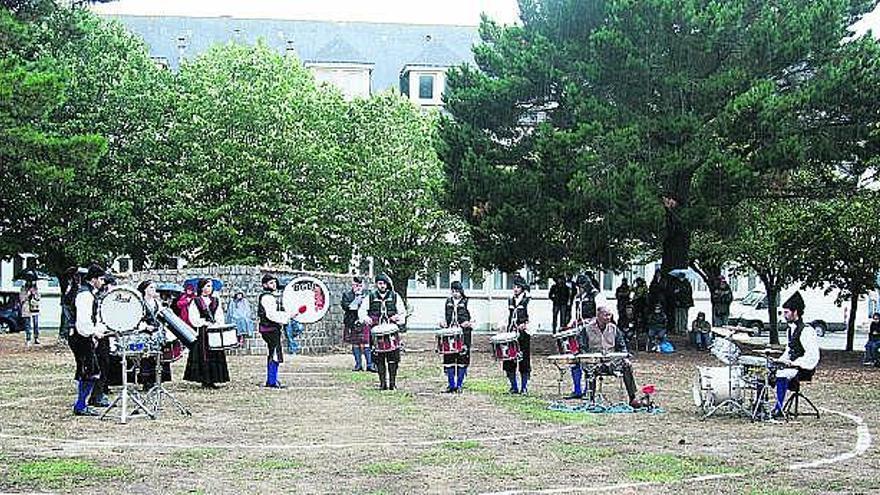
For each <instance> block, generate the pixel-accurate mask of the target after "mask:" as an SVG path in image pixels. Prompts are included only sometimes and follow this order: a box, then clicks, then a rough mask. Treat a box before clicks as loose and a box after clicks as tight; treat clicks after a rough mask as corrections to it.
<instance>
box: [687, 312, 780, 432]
mask: <svg viewBox="0 0 880 495" xmlns="http://www.w3.org/2000/svg"><path fill="white" fill-rule="evenodd" d="M747 332H748V330H747V329H739V328H738V327H716V328H713V329H712V333H714V334H715V341H714V342H713V343H712V346H711V348H710V350H711V352H712V355H713V356H715V357H716V358H717V359H718V360H719V361H721V362H722V363H723V364H724V365H725V366H712V367H706V366H700V367H697V375H696V376H695V377H694V382H693V387H692V393H693V399H694V404H695V405H696V406H697V407H699V408H700V410H701V411H702V412H703V419H705V418H708V417H709V416H712V415H714V414H716V413H718V412H722V411H723V412H727V413H729V414H734V415H740V416H745V417H749V418H751V419H752V420H753V421H756V420H760V419H763V418H764V417H766V414H765V412H766V411H768V410H769V409H768V407H769V406H770V405H769V404H768V391H769V390H770V387H771V385H772V383H773V382H774V381H775V375H776V368H777V366H776V362H775V361H774V359H773V358H772V357H771V355H772V354H776V353H778V352H779V350H777V349H772V348H765V349H760V350H757V351H754V352H756V354H757V355H747V354H743V353H742V352H741V351H740V347H739V345H737V343H740V344H743V345H752V344H751V342H750V341H749V337H748V334H747ZM761 345H763V344H761Z"/></svg>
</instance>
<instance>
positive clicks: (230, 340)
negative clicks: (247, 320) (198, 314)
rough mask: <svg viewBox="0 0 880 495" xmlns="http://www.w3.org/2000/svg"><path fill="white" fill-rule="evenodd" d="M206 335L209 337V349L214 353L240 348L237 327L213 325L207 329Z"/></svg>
mask: <svg viewBox="0 0 880 495" xmlns="http://www.w3.org/2000/svg"><path fill="white" fill-rule="evenodd" d="M205 335H206V336H207V337H208V349H210V350H212V351H224V350H226V349H234V348H236V347H238V336H236V334H235V325H211V326H209V327H208V328H206V329H205Z"/></svg>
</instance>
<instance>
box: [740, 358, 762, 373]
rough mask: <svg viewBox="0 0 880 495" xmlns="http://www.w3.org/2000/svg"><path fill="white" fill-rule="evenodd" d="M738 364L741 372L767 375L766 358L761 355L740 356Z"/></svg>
mask: <svg viewBox="0 0 880 495" xmlns="http://www.w3.org/2000/svg"><path fill="white" fill-rule="evenodd" d="M738 362H739V364H740V365H741V366H742V368H743V374H745V375H750V376H753V377H760V378H763V377H764V376H766V375H767V370H768V366H767V360H766V359H765V358H763V357H761V356H740V357H739V361H738Z"/></svg>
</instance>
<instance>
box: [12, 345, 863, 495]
mask: <svg viewBox="0 0 880 495" xmlns="http://www.w3.org/2000/svg"><path fill="white" fill-rule="evenodd" d="M21 340H22V337H21V336H19V335H0V491H13V492H17V491H39V492H50V493H70V492H74V491H76V492H78V493H102V494H103V493H270V492H273V493H279V492H280V493H343V494H370V493H372V494H379V493H386V494H396V493H401V494H403V493H407V494H410V493H487V492H490V493H491V492H518V491H525V492H530V491H534V492H540V491H541V490H557V491H555V493H566V492H574V491H576V490H581V491H587V490H589V491H590V492H599V493H639V494H645V493H670V494H671V493H701V494H702V493H730V494H734V493H735V494H755V495H758V494H764V495H770V494H776V495H783V494H784V495H795V494H819V493H880V482H878V481H877V480H878V479H880V462H878V461H880V456H878V455H877V454H876V450H875V449H874V448H873V446H872V448H871V449H869V450H868V451H867V452H866V453H864V454H863V455H860V456H857V457H855V458H851V459H847V460H843V461H841V462H835V463H830V464H826V465H823V466H819V467H811V468H808V469H801V470H793V469H790V467H791V466H792V465H793V464H797V463H804V462H811V461H816V460H821V459H831V458H834V457H835V456H838V455H841V454H844V453H847V452H850V451H852V450H853V449H854V447H855V444H856V440H857V433H856V424H855V423H854V422H853V420H852V419H849V418H845V417H842V416H839V415H835V414H824V415H823V417H822V418H821V419H820V420H816V419H814V418H803V419H801V420H798V421H793V422H789V423H786V424H767V423H751V422H749V421H746V420H743V419H737V418H728V417H717V418H710V419H708V420H706V421H701V420H700V419H699V416H698V415H697V414H696V411H695V408H694V406H693V404H692V400H691V392H690V388H691V382H692V379H693V376H694V369H695V366H697V365H700V366H707V365H709V366H715V365H716V364H717V363H715V362H714V359H713V358H712V357H711V356H708V355H704V354H696V353H692V352H689V351H684V352H680V353H677V354H674V355H670V356H658V355H639V356H637V357H636V358H635V359H634V368H635V372H636V380H637V382H638V383H639V385H641V384H645V383H654V384H656V385H657V388H658V393H657V395H656V400H657V401H658V402H659V404H660V405H661V406H662V407H663V408H664V409H665V411H666V412H665V413H663V414H653V415H651V414H605V415H590V414H571V413H563V412H557V411H550V410H548V409H547V405H548V404H549V403H550V402H551V401H553V400H556V399H558V394H557V390H556V377H557V376H558V375H557V373H556V370H555V368H553V367H551V366H549V365H548V364H547V363H546V362H545V360H544V358H543V357H539V356H534V357H533V366H534V368H535V370H534V372H533V380H532V385H531V387H530V392H531V394H530V395H529V396H526V397H521V396H510V395H507V394H506V393H505V392H506V384H505V381H504V379H503V375H502V373H501V371H500V366H499V365H498V364H496V363H494V362H492V360H491V358H490V357H489V356H488V355H487V354H479V353H478V354H475V356H474V358H473V362H474V364H473V366H472V368H471V370H470V373H469V377H468V383H467V385H466V390H465V392H464V393H462V394H453V395H449V394H443V393H441V391H442V390H443V389H444V388H445V377H444V376H443V374H442V371H441V368H440V365H439V358H438V357H437V356H436V355H434V354H433V353H425V352H423V353H407V354H404V356H403V362H402V365H401V373H400V383H399V385H400V390H398V391H395V392H383V391H379V390H376V388H377V387H376V379H375V375H372V374H368V373H355V372H351V371H349V369H350V367H351V358H350V356H348V355H343V354H338V355H328V356H320V357H300V356H297V357H294V358H293V359H289V360H288V361H287V362H286V363H284V364H283V365H282V368H281V371H282V373H283V374H282V376H281V378H282V380H283V381H284V382H285V383H286V384H287V385H289V387H288V388H286V389H283V390H269V389H265V388H261V387H260V386H259V385H260V384H261V383H262V382H263V381H264V380H265V377H264V372H265V358H263V357H259V356H229V364H230V371H231V375H232V377H233V381H232V382H231V383H229V384H226V385H225V386H224V387H223V389H221V390H217V391H205V390H202V389H201V388H199V387H198V386H197V385H195V384H190V383H186V382H182V381H178V378H179V377H180V376H182V374H183V367H184V362H183V361H180V362H178V363H176V364H175V366H174V374H175V380H174V381H173V382H172V383H171V384H170V385H169V389H170V390H171V391H172V392H173V393H174V394H175V395H177V397H178V398H179V399H181V400H182V401H183V402H184V403H185V404H186V405H187V406H188V407H189V408H190V409H191V410H192V411H193V416H192V417H184V416H181V415H179V414H177V413H176V412H175V411H174V410H173V409H166V410H164V411H163V413H162V415H161V416H160V418H159V419H157V420H148V419H141V418H135V419H133V420H132V421H131V422H130V423H129V424H126V425H122V424H118V423H117V422H116V421H113V420H104V421H98V420H96V419H95V418H77V417H74V416H73V415H72V414H71V405H72V401H73V398H74V392H75V390H74V387H75V385H74V382H73V379H72V375H73V358H72V356H71V354H70V351H69V350H68V349H67V348H66V347H62V346H53V345H46V346H42V347H39V348H31V349H25V348H24V347H23V346H22V345H21ZM564 385H565V386H566V387H567V383H566V384H564ZM606 387H607V385H606ZM610 390H611V392H612V393H611V395H615V394H618V393H620V391H619V390H617V389H616V388H615V386H613V385H612V386H611V387H610ZM806 390H807V393H808V394H809V395H810V396H811V398H813V399H814V400H815V401H816V402H817V403H818V404H819V405H820V406H822V407H825V408H829V409H833V410H838V411H845V412H847V413H849V414H853V415H856V416H859V417H861V418H863V420H864V422H865V423H866V425H867V427H868V428H869V429H870V430H871V432H872V433H873V432H874V430H875V427H876V425H878V420H880V407H878V406H880V393H878V392H877V391H878V390H880V370H876V369H873V368H872V369H867V368H864V369H863V368H862V367H861V366H859V365H858V361H857V356H845V355H836V356H835V355H828V356H823V363H822V369H821V370H820V372H819V373H818V374H817V377H816V382H814V383H812V384H810V385H809V386H808V388H807V389H806ZM621 397H622V396H621Z"/></svg>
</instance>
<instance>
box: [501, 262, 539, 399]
mask: <svg viewBox="0 0 880 495" xmlns="http://www.w3.org/2000/svg"><path fill="white" fill-rule="evenodd" d="M528 291H529V284H528V282H526V281H525V279H524V278H522V277H520V276H516V277H515V278H514V279H513V295H512V296H511V297H510V298H509V299H508V300H507V309H508V311H509V312H510V313H509V315H508V317H507V328H508V331H510V332H517V334H518V337H517V341H518V342H519V350H520V353H522V359H520V360H519V362H517V361H515V360H509V361H504V364H503V369H504V373H505V374H506V375H507V379H508V381H510V393H512V394H527V393H528V390H529V375H530V374H531V372H532V343H531V342H532V337H531V335H530V334H529V332H528V325H529V309H528V308H529V301H530V300H531V299H530V298H529V295H528ZM517 368H518V369H519V374H520V378H521V379H522V382H521V384H517V380H516V370H517Z"/></svg>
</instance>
